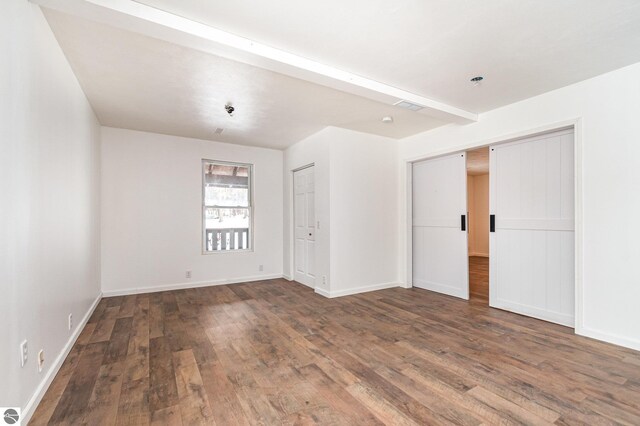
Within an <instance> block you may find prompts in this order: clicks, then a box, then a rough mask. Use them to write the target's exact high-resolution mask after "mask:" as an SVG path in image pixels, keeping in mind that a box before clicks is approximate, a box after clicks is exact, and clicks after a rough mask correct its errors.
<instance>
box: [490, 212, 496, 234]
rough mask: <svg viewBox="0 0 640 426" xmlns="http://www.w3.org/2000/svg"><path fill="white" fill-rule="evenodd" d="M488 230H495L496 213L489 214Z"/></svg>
mask: <svg viewBox="0 0 640 426" xmlns="http://www.w3.org/2000/svg"><path fill="white" fill-rule="evenodd" d="M489 232H496V215H495V214H491V215H489Z"/></svg>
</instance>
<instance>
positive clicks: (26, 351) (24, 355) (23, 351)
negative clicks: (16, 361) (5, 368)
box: [20, 340, 29, 367]
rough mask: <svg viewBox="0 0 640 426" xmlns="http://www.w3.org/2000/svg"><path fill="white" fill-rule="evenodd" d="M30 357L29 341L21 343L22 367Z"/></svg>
mask: <svg viewBox="0 0 640 426" xmlns="http://www.w3.org/2000/svg"><path fill="white" fill-rule="evenodd" d="M28 359H29V346H28V345H27V341H26V340H25V341H24V342H22V343H20V367H24V365H25V364H26V363H27V360H28Z"/></svg>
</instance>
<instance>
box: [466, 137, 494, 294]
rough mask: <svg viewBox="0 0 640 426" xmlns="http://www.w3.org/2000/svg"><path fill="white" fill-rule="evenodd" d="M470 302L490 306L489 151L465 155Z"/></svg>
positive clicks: (475, 150)
mask: <svg viewBox="0 0 640 426" xmlns="http://www.w3.org/2000/svg"><path fill="white" fill-rule="evenodd" d="M467 222H468V226H467V232H468V238H467V242H468V250H467V252H468V256H469V260H468V261H469V299H470V300H472V301H476V302H478V303H482V304H484V305H488V304H489V147H483V148H478V149H474V150H472V151H467Z"/></svg>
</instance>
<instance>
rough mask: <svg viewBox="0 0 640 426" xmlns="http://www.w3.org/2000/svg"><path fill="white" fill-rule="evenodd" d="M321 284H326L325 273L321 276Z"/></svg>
mask: <svg viewBox="0 0 640 426" xmlns="http://www.w3.org/2000/svg"><path fill="white" fill-rule="evenodd" d="M322 285H324V286H326V285H327V276H326V275H323V276H322Z"/></svg>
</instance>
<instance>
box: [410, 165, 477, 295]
mask: <svg viewBox="0 0 640 426" xmlns="http://www.w3.org/2000/svg"><path fill="white" fill-rule="evenodd" d="M412 173H413V176H412V182H413V195H412V205H413V230H412V231H413V286H414V287H420V288H424V289H427V290H432V291H437V292H439V293H444V294H448V295H451V296H456V297H460V298H463V299H468V298H469V274H468V267H469V265H468V260H467V232H466V230H464V231H463V230H462V220H461V219H462V218H461V216H462V215H464V216H465V218H466V214H467V172H466V159H465V154H454V155H449V156H446V157H440V158H435V159H431V160H426V161H422V162H419V163H415V164H414V165H413V172H412ZM465 229H466V224H465Z"/></svg>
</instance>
